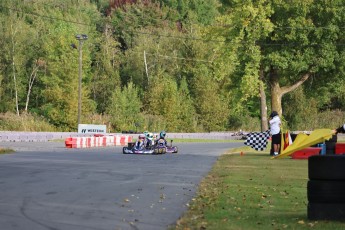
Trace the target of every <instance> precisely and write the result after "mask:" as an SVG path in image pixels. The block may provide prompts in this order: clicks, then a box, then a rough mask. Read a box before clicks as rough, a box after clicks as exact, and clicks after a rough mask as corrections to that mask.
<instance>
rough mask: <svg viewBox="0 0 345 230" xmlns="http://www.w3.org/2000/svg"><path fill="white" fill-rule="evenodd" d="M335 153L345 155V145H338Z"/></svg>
mask: <svg viewBox="0 0 345 230" xmlns="http://www.w3.org/2000/svg"><path fill="white" fill-rule="evenodd" d="M334 153H335V154H345V143H336V144H335V150H334Z"/></svg>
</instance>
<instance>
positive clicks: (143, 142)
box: [135, 134, 146, 149]
mask: <svg viewBox="0 0 345 230" xmlns="http://www.w3.org/2000/svg"><path fill="white" fill-rule="evenodd" d="M145 145H146V137H145V135H144V134H139V136H138V140H137V141H136V142H135V147H136V148H137V149H143V148H144V146H145Z"/></svg>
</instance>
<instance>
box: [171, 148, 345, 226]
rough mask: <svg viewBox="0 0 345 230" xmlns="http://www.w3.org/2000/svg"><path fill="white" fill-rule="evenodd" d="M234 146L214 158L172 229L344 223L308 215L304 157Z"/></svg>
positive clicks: (338, 224)
mask: <svg viewBox="0 0 345 230" xmlns="http://www.w3.org/2000/svg"><path fill="white" fill-rule="evenodd" d="M245 150H248V149H245ZM237 151H239V152H234V153H229V154H225V155H223V156H221V157H220V158H219V159H218V161H217V162H216V164H215V165H214V167H213V169H212V170H211V172H210V173H209V175H208V176H206V177H205V178H204V180H203V181H202V182H201V184H200V187H199V190H198V194H197V196H196V197H195V198H194V199H193V200H192V202H191V203H190V204H189V210H188V211H187V212H186V213H185V215H184V216H183V217H182V218H181V219H180V220H179V221H178V222H177V224H176V226H174V229H183V230H188V229H215V230H222V229H245V230H248V229H322V230H324V229H332V230H334V229H345V222H336V221H310V220H308V219H307V204H308V200H307V181H308V161H307V160H293V159H290V158H283V159H273V160H272V159H271V158H270V156H269V154H268V153H267V152H265V153H261V152H255V153H253V152H247V151H246V152H244V151H243V150H242V151H240V150H237ZM250 151H252V150H250ZM241 152H242V154H241Z"/></svg>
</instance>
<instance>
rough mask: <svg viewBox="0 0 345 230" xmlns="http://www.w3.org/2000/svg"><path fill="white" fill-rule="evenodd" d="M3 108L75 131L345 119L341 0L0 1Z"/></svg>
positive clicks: (292, 125)
mask: <svg viewBox="0 0 345 230" xmlns="http://www.w3.org/2000/svg"><path fill="white" fill-rule="evenodd" d="M0 20H1V24H0V28H1V33H0V38H1V39H0V47H1V49H2V52H1V53H0V112H1V113H14V114H15V115H16V116H22V115H23V114H32V115H34V116H38V117H41V118H42V119H44V120H46V121H47V122H48V123H49V124H51V125H52V126H54V127H57V128H58V129H60V130H66V131H71V130H76V127H77V116H78V76H79V72H78V68H79V62H78V58H79V52H78V48H79V45H80V44H79V43H78V40H77V39H76V38H75V36H76V35H77V34H86V35H87V36H88V39H87V40H85V41H84V42H83V46H82V77H83V78H82V97H81V101H82V109H81V111H82V112H81V123H92V124H107V126H108V129H110V130H111V131H113V132H116V131H121V130H163V129H164V130H166V131H168V132H204V131H207V132H209V131H227V130H239V129H243V130H248V131H254V130H260V129H261V130H264V129H267V128H268V127H267V114H269V113H270V112H271V111H273V110H276V111H278V112H279V113H280V114H281V115H282V117H283V118H284V128H289V129H293V130H311V129H314V128H334V127H337V126H338V125H339V124H341V123H342V122H344V118H345V117H344V113H343V111H344V109H345V102H344V96H345V88H344V87H343V85H344V81H345V78H344V77H343V76H344V69H345V68H344V63H345V62H344V59H345V55H344V48H345V41H344V39H345V37H344V31H345V30H344V27H345V26H344V25H345V23H344V22H345V10H344V3H343V2H342V1H341V0H338V1H337V0H335V1H327V0H308V1H291V0H289V1H288V0H278V1H277V0H246V1H238V0H226V1H225V0H209V1H204V0H169V1H168V0H136V1H134V0H131V1H129V0H126V1H119V0H118V1H116V0H67V1H66V0H54V1H53V0H35V1H25V0H3V1H1V3H0Z"/></svg>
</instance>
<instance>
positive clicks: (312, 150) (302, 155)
mask: <svg viewBox="0 0 345 230" xmlns="http://www.w3.org/2000/svg"><path fill="white" fill-rule="evenodd" d="M321 150H322V148H321V147H308V148H305V149H301V150H298V151H296V152H294V153H292V154H291V158H292V159H308V158H309V157H310V156H314V155H319V154H320V152H321Z"/></svg>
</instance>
